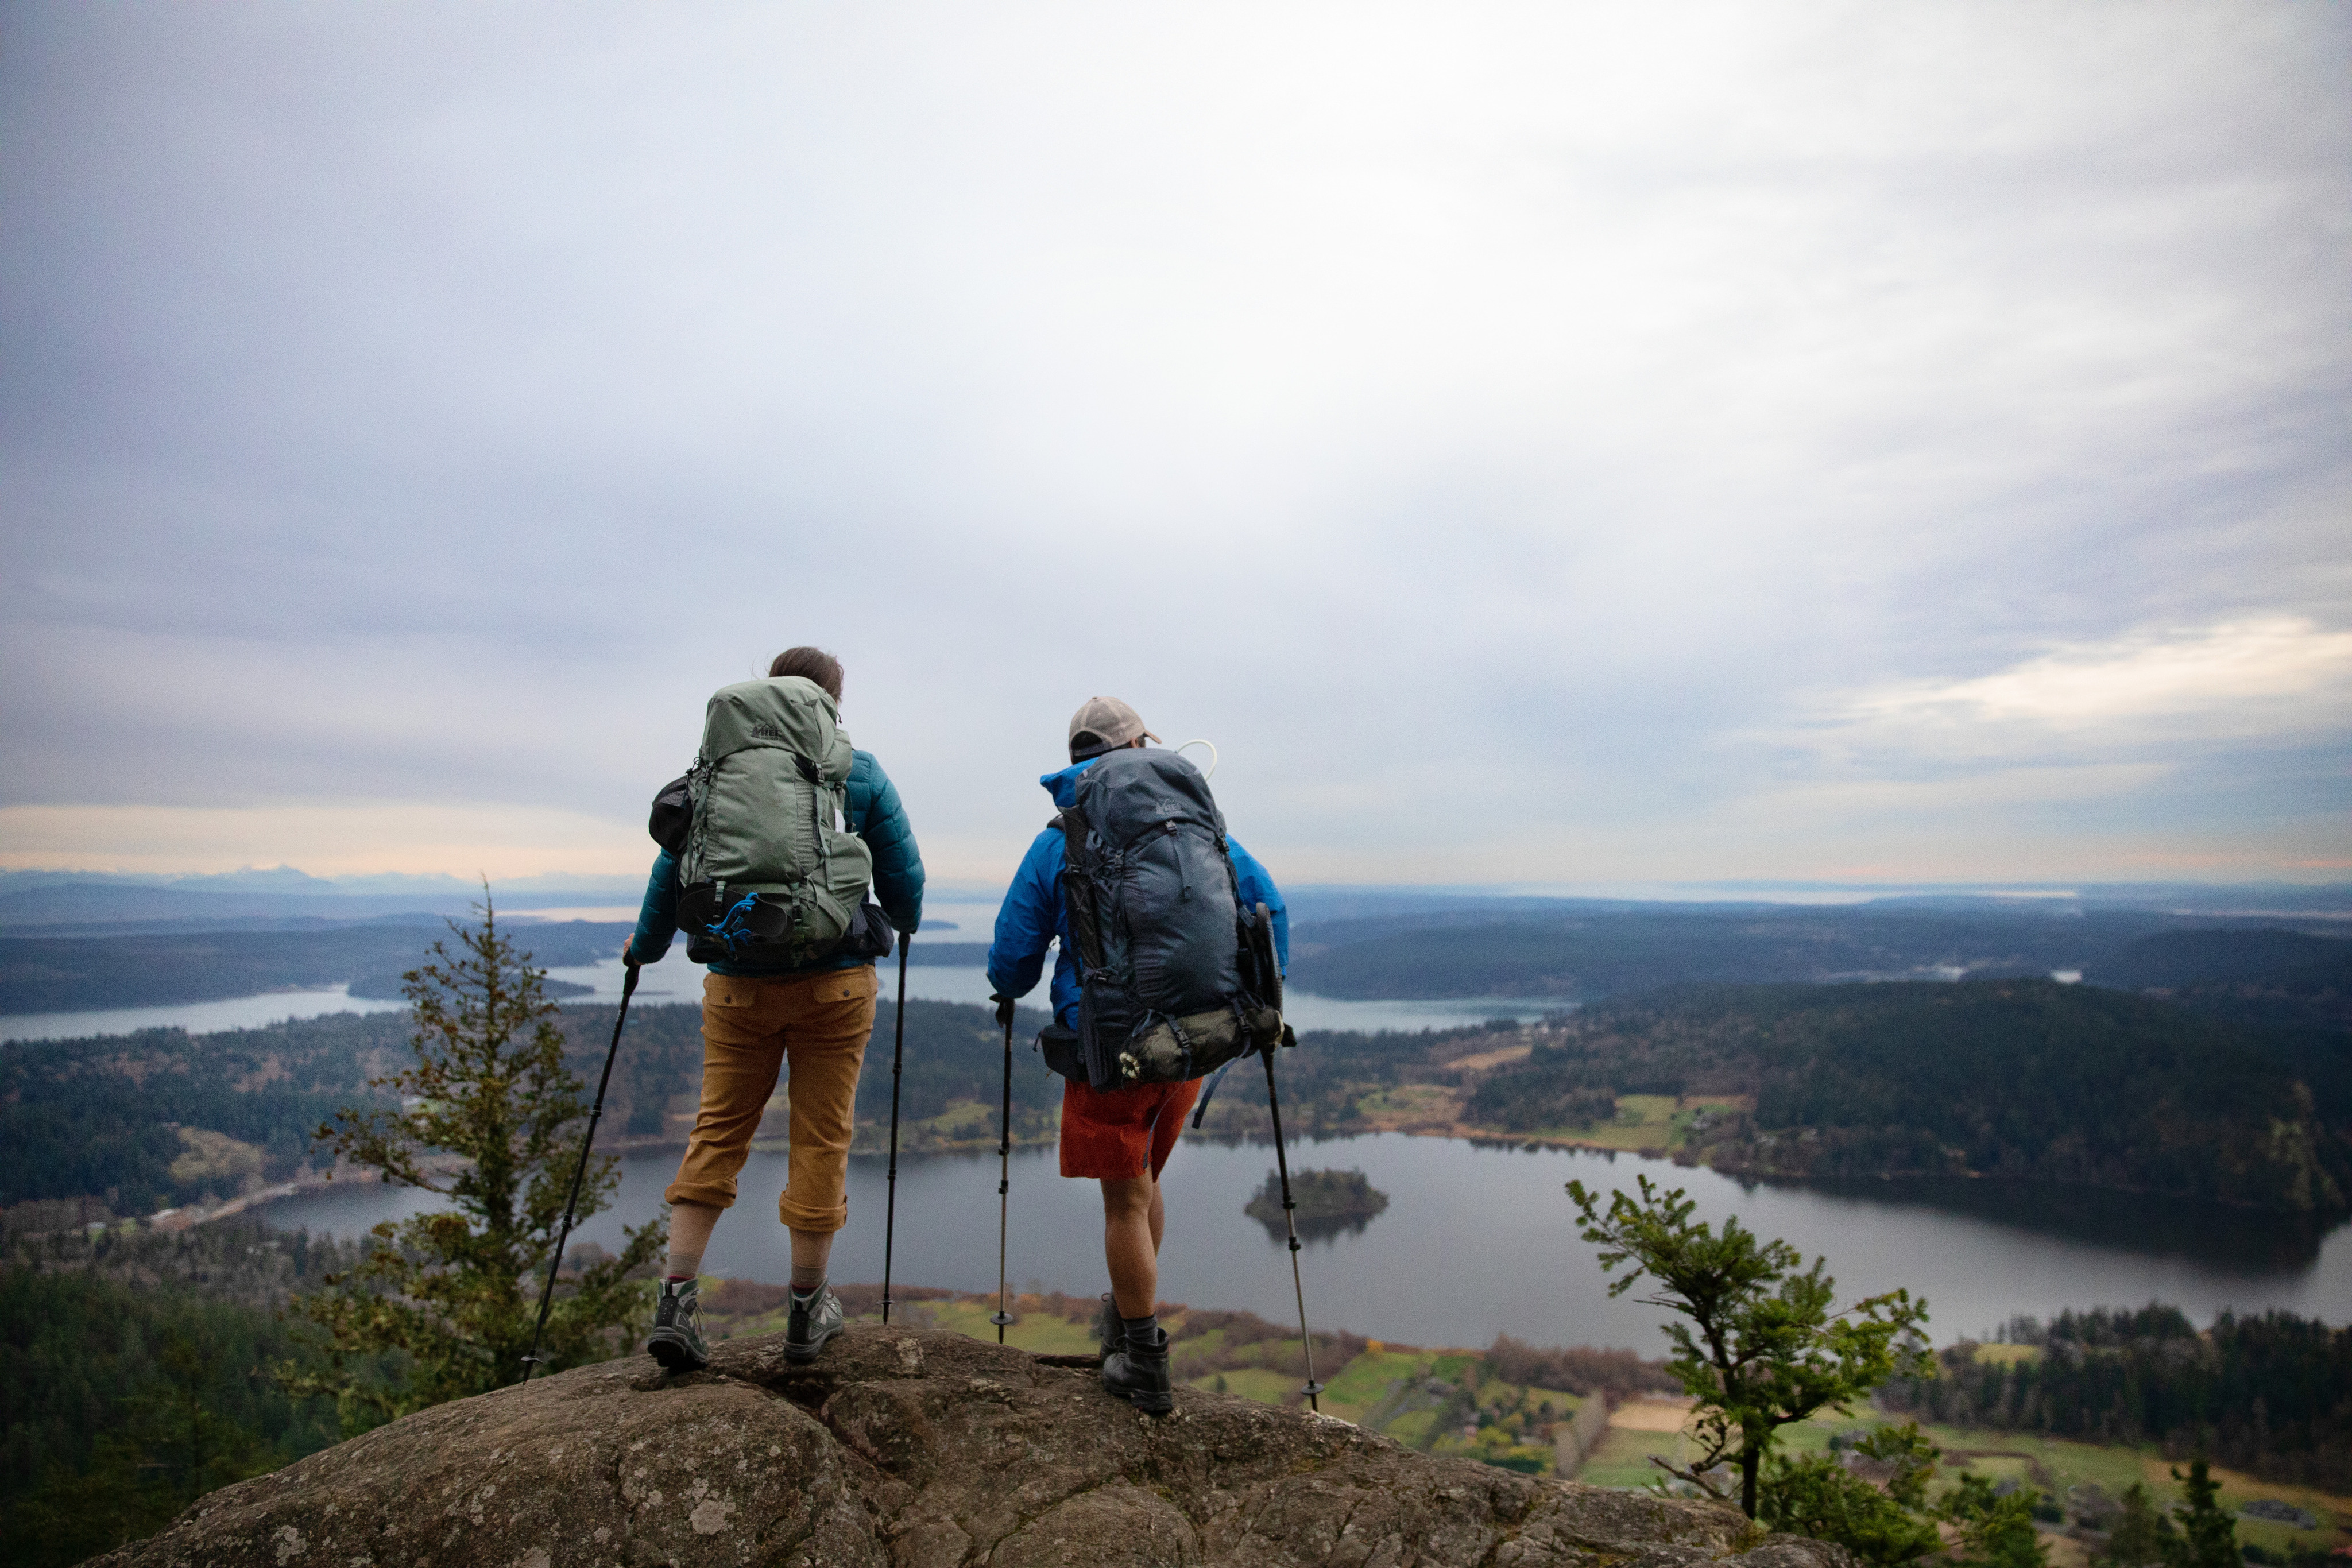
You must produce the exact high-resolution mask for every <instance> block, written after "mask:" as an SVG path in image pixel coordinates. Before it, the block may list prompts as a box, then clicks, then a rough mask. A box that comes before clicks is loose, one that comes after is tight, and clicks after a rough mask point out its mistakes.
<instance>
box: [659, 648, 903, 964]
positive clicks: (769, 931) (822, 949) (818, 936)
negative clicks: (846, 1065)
mask: <svg viewBox="0 0 2352 1568" xmlns="http://www.w3.org/2000/svg"><path fill="white" fill-rule="evenodd" d="M852 761H853V758H852V754H851V750H850V745H849V736H848V734H847V733H846V732H845V731H844V730H843V729H842V727H841V715H840V711H839V710H838V709H837V708H836V707H835V706H834V701H833V695H832V694H831V693H829V692H827V691H826V690H825V689H824V687H823V686H820V685H817V684H816V683H815V682H814V681H812V680H807V679H804V678H803V677H802V676H799V675H782V676H773V677H770V678H768V679H764V680H756V681H743V682H740V683H738V684H737V685H731V686H724V687H721V688H720V689H719V691H718V692H716V693H714V694H713V695H712V696H711V698H710V706H709V709H708V710H707V711H706V713H705V715H704V717H703V723H702V749H701V751H700V752H698V753H697V754H696V756H695V759H694V767H693V768H691V769H690V770H688V773H687V776H686V778H685V779H684V781H683V782H684V783H685V786H686V806H687V811H686V818H685V821H684V822H683V823H682V824H679V823H677V820H676V817H675V815H674V814H673V815H672V816H671V817H670V818H669V820H668V821H667V822H666V821H664V813H663V810H662V807H663V805H664V804H665V803H666V802H667V800H668V798H669V797H670V796H671V795H673V794H674V793H675V792H676V790H677V786H676V785H672V786H671V787H670V788H669V789H665V790H664V791H663V800H658V801H656V806H655V824H654V835H655V837H656V839H660V840H663V841H664V847H666V848H670V849H672V851H673V852H674V853H675V854H676V855H677V883H678V889H679V893H678V901H677V925H678V929H679V930H680V931H682V932H684V933H685V934H686V938H687V946H686V956H688V957H689V958H691V959H692V960H694V962H696V963H698V964H709V963H711V962H713V961H717V960H728V961H732V962H747V961H748V962H750V963H752V964H759V965H773V966H776V967H797V966H801V965H805V964H811V963H814V962H816V961H817V960H819V959H822V958H825V957H828V956H837V955H839V954H842V953H844V952H852V951H855V950H859V949H862V948H864V947H866V946H870V945H871V942H872V941H873V940H874V939H875V938H874V936H873V934H872V933H869V931H868V929H867V928H868V926H877V927H879V929H880V936H879V940H880V941H881V944H882V945H881V946H880V947H879V948H878V950H877V951H876V952H874V953H871V954H867V953H864V952H862V951H859V952H858V953H857V956H879V954H880V953H887V951H889V946H888V936H887V930H888V928H887V925H882V924H881V922H880V921H879V920H878V919H865V920H861V919H860V918H859V917H858V916H859V908H860V905H861V904H862V903H863V902H864V900H865V898H866V885H867V883H869V882H871V881H872V880H873V875H874V857H873V854H872V852H870V851H868V850H867V849H866V842H865V841H864V840H862V839H860V838H858V837H856V835H855V834H853V833H850V832H846V831H844V830H843V828H842V826H841V813H842V810H843V809H844V806H845V801H846V796H847V792H846V786H847V784H848V781H849V769H850V767H851V764H852ZM666 826H667V827H670V828H671V831H673V832H676V831H677V827H680V826H682V828H683V834H682V836H681V838H680V841H679V842H677V844H675V845H672V844H670V843H669V842H668V841H667V839H666V838H665V836H664V832H663V829H664V828H665V827H666ZM874 914H875V915H877V916H878V915H879V914H880V911H878V910H876V911H875V912H874ZM845 938H848V940H847V941H846V942H845V940H844V939H845Z"/></svg>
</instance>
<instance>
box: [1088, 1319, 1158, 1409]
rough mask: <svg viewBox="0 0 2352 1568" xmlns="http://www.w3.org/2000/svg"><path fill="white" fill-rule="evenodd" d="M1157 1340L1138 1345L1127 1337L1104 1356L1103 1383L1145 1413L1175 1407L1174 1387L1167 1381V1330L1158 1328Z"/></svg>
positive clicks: (1110, 1391) (1107, 1388) (1109, 1389)
mask: <svg viewBox="0 0 2352 1568" xmlns="http://www.w3.org/2000/svg"><path fill="white" fill-rule="evenodd" d="M1157 1338H1158V1340H1159V1343H1156V1344H1152V1345H1149V1346H1146V1345H1139V1344H1137V1343H1135V1342H1134V1341H1132V1340H1129V1342H1128V1343H1126V1344H1125V1345H1124V1346H1122V1347H1121V1348H1120V1349H1119V1350H1118V1352H1116V1353H1115V1354H1111V1355H1109V1356H1107V1357H1105V1358H1104V1360H1103V1369H1102V1381H1103V1387H1104V1388H1105V1389H1106V1390H1107V1391H1108V1392H1109V1393H1112V1394H1116V1395H1118V1396H1119V1397H1120V1398H1122V1399H1124V1400H1126V1401H1127V1402H1128V1403H1129V1405H1132V1406H1135V1407H1136V1408H1137V1409H1138V1410H1140V1411H1142V1412H1143V1413H1144V1414H1145V1415H1146V1416H1165V1415H1167V1414H1168V1412H1170V1411H1171V1410H1173V1409H1175V1408H1176V1395H1175V1391H1174V1390H1173V1389H1171V1387H1170V1386H1169V1384H1168V1331H1167V1330H1166V1329H1160V1330H1159V1331H1158V1332H1157Z"/></svg>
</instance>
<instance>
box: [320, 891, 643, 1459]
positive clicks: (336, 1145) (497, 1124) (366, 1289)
mask: <svg viewBox="0 0 2352 1568" xmlns="http://www.w3.org/2000/svg"><path fill="white" fill-rule="evenodd" d="M480 907H481V921H480V923H479V924H478V925H459V924H458V923H457V922H455V921H452V922H450V923H449V928H450V931H451V933H452V934H453V935H454V936H455V937H456V938H457V945H456V947H455V949H454V951H453V950H452V948H451V946H450V945H449V944H448V943H446V942H436V943H435V944H434V945H433V947H432V950H431V953H430V955H429V956H428V958H427V961H426V962H425V964H423V965H422V966H420V967H417V968H415V969H412V970H410V971H408V973H407V974H405V975H404V976H403V977H402V982H403V984H402V989H403V991H404V994H405V995H406V996H407V998H408V1001H409V1012H410V1017H411V1019H412V1021H413V1022H414V1024H415V1035H414V1037H413V1042H414V1044H415V1051H416V1064H415V1066H414V1067H411V1068H408V1069H406V1070H405V1071H400V1072H396V1073H394V1074H392V1075H391V1076H389V1077H386V1078H378V1079H371V1080H370V1081H369V1082H370V1086H371V1087H372V1088H378V1089H383V1090H389V1091H391V1092H393V1093H395V1094H397V1095H398V1096H399V1097H400V1106H401V1108H400V1109H398V1110H381V1109H379V1110H344V1111H341V1112H338V1113H336V1117H335V1122H334V1123H333V1124H330V1125H327V1126H322V1127H320V1129H319V1131H318V1134H317V1137H318V1140H319V1141H320V1142H321V1143H323V1144H326V1145H330V1146H331V1148H332V1149H333V1150H334V1152H335V1153H336V1155H339V1156H340V1157H341V1158H342V1159H346V1160H349V1161H351V1162H352V1163H353V1164H355V1165H362V1166H371V1167H373V1169H375V1170H376V1171H378V1172H380V1173H381V1174H382V1176H383V1179H384V1180H385V1181H386V1182H389V1183H392V1184H394V1185H395V1186H410V1187H416V1188H419V1189H421V1190H423V1191H425V1192H431V1193H436V1194H438V1195H440V1196H441V1197H443V1198H445V1199H446V1207H442V1208H439V1209H436V1210H435V1211H432V1212H429V1213H425V1214H421V1215H418V1216H416V1217H415V1218H412V1219H406V1220H400V1221H393V1220H386V1221H384V1222H383V1224H381V1225H378V1226H376V1227H375V1228H374V1232H373V1234H374V1235H375V1237H376V1238H377V1239H378V1240H379V1241H380V1242H381V1243H382V1245H380V1246H378V1247H376V1248H375V1249H373V1250H372V1251H371V1252H370V1253H368V1255H367V1256H366V1258H365V1259H364V1260H362V1262H361V1263H360V1265H359V1266H358V1267H357V1268H355V1269H352V1270H348V1271H346V1272H343V1273H341V1274H337V1275H331V1276H330V1277H329V1278H328V1280H327V1286H328V1288H327V1289H326V1290H324V1291H320V1292H318V1293H317V1294H314V1295H310V1296H306V1297H303V1298H301V1299H300V1300H299V1301H298V1303H297V1305H298V1306H299V1308H300V1310H301V1311H302V1312H304V1313H305V1314H307V1315H308V1316H309V1317H310V1319H311V1320H312V1321H314V1322H317V1323H319V1324H320V1325H321V1326H323V1327H324V1328H325V1329H326V1330H327V1331H328V1333H330V1334H331V1336H332V1340H333V1343H332V1345H331V1349H330V1352H329V1354H330V1357H331V1367H332V1370H331V1372H329V1373H327V1374H325V1375H317V1374H307V1373H303V1372H299V1371H297V1370H295V1369H293V1368H291V1367H289V1368H288V1369H287V1371H286V1374H285V1376H286V1379H287V1384H288V1386H289V1388H291V1389H293V1390H295V1391H297V1392H300V1393H306V1394H308V1393H331V1394H333V1395H334V1396H336V1397H337V1398H338V1400H339V1401H340V1402H341V1408H342V1410H343V1412H344V1419H345V1422H346V1424H347V1426H352V1427H356V1426H361V1425H368V1424H373V1421H375V1420H382V1419H388V1418H390V1417H392V1416H401V1415H405V1414H407V1413H408V1412H409V1411H412V1410H418V1409H423V1408H424V1407H425V1406H430V1405H436V1404H439V1403H441V1402H442V1401H443V1400H446V1399H457V1398H463V1397H465V1396H468V1395H473V1394H480V1393H484V1392H487V1391H488V1390H490V1389H493V1388H499V1387H502V1386H504V1385H507V1384H510V1383H514V1382H517V1381H520V1379H521V1377H522V1375H523V1372H524V1367H523V1357H524V1355H525V1354H527V1353H528V1351H529V1349H530V1341H531V1332H532V1326H533V1323H534V1322H535V1319H536V1317H537V1308H538V1291H537V1290H536V1289H535V1288H534V1287H535V1286H536V1285H537V1283H538V1282H539V1281H540V1280H541V1278H543V1276H542V1275H541V1273H540V1270H543V1269H545V1268H547V1267H549V1266H551V1264H552V1263H553V1262H554V1261H555V1260H554V1259H553V1257H552V1253H553V1250H554V1247H555V1240H556V1232H557V1230H558V1228H559V1227H560V1225H561V1223H562V1216H563V1207H564V1199H565V1197H566V1195H567V1193H568V1192H569V1190H570V1187H571V1182H572V1170H573V1167H574V1166H575V1164H576V1163H577V1162H578V1160H579V1157H580V1153H581V1140H582V1139H583V1138H584V1137H585V1136H586V1134H587V1127H586V1121H585V1118H586V1114H587V1112H588V1105H587V1103H586V1100H585V1098H584V1096H583V1093H582V1089H581V1082H580V1080H579V1079H578V1078H576V1077H575V1076H573V1074H572V1071H570V1070H569V1069H568V1068H566V1067H565V1066H564V1064H563V1036H562V1032H561V1031H560V1030H558V1029H557V1028H556V1027H555V1025H554V1023H553V1022H552V1021H551V1019H552V1016H553V1014H554V1013H555V1011H556V1004H555V1003H554V1002H552V1001H551V1000H550V999H548V997H547V994H546V991H545V989H544V988H543V986H542V984H541V982H542V980H543V979H544V972H543V971H541V970H539V969H535V968H533V967H531V966H530V955H529V954H528V953H524V952H522V951H520V949H518V948H517V947H516V946H515V945H514V943H513V941H512V940H511V939H509V937H507V936H503V935H501V934H500V933H499V928H498V920H497V914H496V911H495V909H494V908H493V907H492V905H491V903H490V900H489V897H488V889H487V888H485V889H484V897H483V902H482V904H481V906H480ZM619 1166H620V1162H619V1161H618V1160H616V1159H614V1158H613V1157H612V1156H610V1155H601V1156H598V1157H596V1158H595V1159H593V1161H592V1162H591V1163H590V1164H589V1166H588V1169H587V1175H586V1178H585V1180H584V1181H583V1183H582V1185H581V1188H580V1205H579V1210H578V1218H582V1219H585V1218H588V1217H589V1216H591V1215H593V1214H595V1213H597V1212H598V1211H599V1210H601V1209H603V1208H604V1207H606V1205H607V1203H608V1202H609V1201H610V1199H611V1197H612V1194H613V1192H614V1188H615V1187H617V1186H618V1185H619V1181H620V1176H619ZM625 1234H626V1236H627V1238H628V1239H627V1242H626V1244H625V1246H624V1247H623V1248H622V1249H621V1250H620V1251H619V1252H618V1253H617V1254H614V1255H611V1256H607V1257H604V1258H602V1259H599V1260H596V1261H593V1262H591V1263H589V1264H588V1265H587V1266H586V1267H585V1268H583V1269H581V1270H578V1272H577V1273H576V1274H575V1275H574V1276H572V1279H571V1281H570V1289H569V1290H568V1291H562V1292H560V1293H559V1294H558V1295H557V1297H556V1301H555V1306H554V1312H553V1315H552V1316H551V1318H550V1319H549V1321H548V1324H547V1334H546V1338H545V1340H544V1341H543V1343H541V1349H540V1354H541V1358H542V1359H543V1361H544V1362H545V1363H547V1364H551V1365H555V1366H561V1365H564V1364H581V1363H584V1362H592V1361H601V1360H603V1359H604V1358H605V1357H607V1356H609V1355H611V1354H614V1351H615V1350H618V1351H620V1352H622V1353H626V1352H627V1351H630V1350H633V1349H635V1345H636V1338H637V1333H638V1325H639V1322H640V1321H641V1317H642V1314H643V1312H645V1310H646V1305H647V1291H646V1288H645V1286H644V1285H643V1284H641V1283H639V1282H637V1281H632V1280H631V1279H630V1278H629V1276H630V1274H632V1273H633V1272H635V1271H636V1270H639V1269H641V1268H642V1267H643V1266H644V1265H645V1264H646V1263H647V1262H649V1261H651V1260H652V1259H653V1258H654V1256H655V1255H656V1253H657V1252H658V1251H659V1249H660V1248H661V1245H662V1239H663V1234H664V1229H663V1226H662V1223H661V1222H660V1221H659V1220H658V1219H656V1220H653V1221H649V1222H648V1223H646V1224H645V1225H642V1226H639V1227H637V1228H634V1229H631V1230H629V1231H627V1232H626V1233H625ZM385 1352H395V1353H398V1354H401V1355H403V1356H404V1357H405V1358H406V1360H405V1364H406V1373H405V1376H404V1379H403V1380H402V1381H400V1382H398V1383H389V1382H386V1381H383V1380H382V1379H380V1378H378V1377H375V1376H373V1375H368V1372H367V1371H366V1370H365V1369H364V1368H362V1367H360V1366H355V1365H354V1363H360V1362H363V1361H365V1360H367V1359H370V1358H374V1357H378V1356H380V1355H382V1354H383V1353H385Z"/></svg>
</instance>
